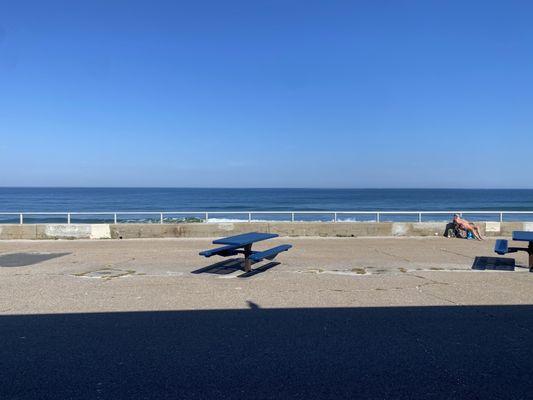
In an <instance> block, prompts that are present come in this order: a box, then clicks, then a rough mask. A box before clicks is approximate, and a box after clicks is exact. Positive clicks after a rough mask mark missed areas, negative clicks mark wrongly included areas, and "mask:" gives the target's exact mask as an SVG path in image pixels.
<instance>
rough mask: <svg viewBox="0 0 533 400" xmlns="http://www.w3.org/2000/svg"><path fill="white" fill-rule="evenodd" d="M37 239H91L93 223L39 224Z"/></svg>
mask: <svg viewBox="0 0 533 400" xmlns="http://www.w3.org/2000/svg"><path fill="white" fill-rule="evenodd" d="M36 236H37V239H89V238H90V237H91V225H89V224H71V225H69V224H39V225H37V233H36Z"/></svg>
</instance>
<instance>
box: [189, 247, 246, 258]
mask: <svg viewBox="0 0 533 400" xmlns="http://www.w3.org/2000/svg"><path fill="white" fill-rule="evenodd" d="M238 248H239V246H222V247H218V248H216V249H210V250H204V251H201V252H200V253H199V254H200V255H201V256H204V257H211V256H214V255H218V256H222V257H229V256H235V255H237V254H239V251H238V250H237V249H238Z"/></svg>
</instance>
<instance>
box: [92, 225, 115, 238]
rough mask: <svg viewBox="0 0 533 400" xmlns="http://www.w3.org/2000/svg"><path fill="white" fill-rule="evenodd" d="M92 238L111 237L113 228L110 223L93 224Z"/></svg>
mask: <svg viewBox="0 0 533 400" xmlns="http://www.w3.org/2000/svg"><path fill="white" fill-rule="evenodd" d="M90 238H91V239H111V229H110V228H109V224H92V225H91V235H90Z"/></svg>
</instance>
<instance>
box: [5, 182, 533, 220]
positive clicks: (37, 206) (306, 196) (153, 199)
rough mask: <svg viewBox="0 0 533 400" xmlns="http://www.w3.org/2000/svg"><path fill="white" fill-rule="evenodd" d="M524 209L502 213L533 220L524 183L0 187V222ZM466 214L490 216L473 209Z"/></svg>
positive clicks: (531, 193)
mask: <svg viewBox="0 0 533 400" xmlns="http://www.w3.org/2000/svg"><path fill="white" fill-rule="evenodd" d="M499 210H503V211H531V214H528V215H523V214H522V215H513V214H506V215H505V220H529V221H532V220H533V190H531V189H268V188H265V189H208V188H205V189H203V188H9V187H3V188H0V222H4V223H8V222H15V221H18V217H17V216H13V215H2V214H1V213H2V212H5V213H6V212H17V213H18V212H24V213H29V212H85V213H95V214H86V215H78V216H76V215H73V216H72V218H73V220H72V222H78V220H79V222H103V221H108V220H109V219H110V218H112V216H109V215H96V213H97V212H121V213H122V214H121V215H119V219H120V222H157V221H159V216H154V215H149V214H147V215H127V213H128V212H142V211H147V212H176V211H187V212H198V214H191V215H180V214H173V215H165V216H164V219H165V221H167V222H177V221H181V220H191V221H194V220H201V219H203V218H204V214H203V213H202V212H204V211H208V212H220V213H221V214H214V215H211V216H210V221H232V220H247V219H248V218H249V216H248V215H247V213H243V214H240V215H239V214H224V212H236V211H277V212H279V211H307V212H309V211H320V212H327V211H339V212H341V213H340V214H339V215H338V220H345V221H370V220H375V219H376V216H375V215H351V214H348V215H343V214H342V211H399V212H401V211H499ZM252 218H253V220H284V219H290V218H291V217H290V214H270V215H269V214H258V215H253V216H252ZM331 218H332V215H331V214H321V213H317V214H301V215H298V214H296V217H295V219H296V220H307V221H310V220H318V221H327V220H331ZM416 218H418V216H416V215H389V214H387V215H382V216H381V219H380V220H381V221H386V220H391V221H400V220H401V221H411V220H413V219H416ZM448 218H451V215H450V216H448V215H434V216H432V215H430V214H428V215H424V220H432V221H433V220H446V219H448ZM469 218H470V219H473V220H497V219H498V218H499V216H497V215H491V214H477V215H471V216H470V217H469ZM24 220H25V222H28V223H29V222H64V221H65V216H54V215H48V216H47V215H37V214H35V215H28V216H25V218H24Z"/></svg>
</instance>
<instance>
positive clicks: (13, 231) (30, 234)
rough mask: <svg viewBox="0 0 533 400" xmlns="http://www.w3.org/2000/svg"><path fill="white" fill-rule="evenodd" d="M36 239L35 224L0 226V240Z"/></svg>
mask: <svg viewBox="0 0 533 400" xmlns="http://www.w3.org/2000/svg"><path fill="white" fill-rule="evenodd" d="M21 239H26V240H27V239H37V226H36V225H35V224H28V225H26V224H24V225H19V224H6V225H0V240H21Z"/></svg>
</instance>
